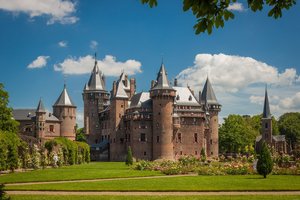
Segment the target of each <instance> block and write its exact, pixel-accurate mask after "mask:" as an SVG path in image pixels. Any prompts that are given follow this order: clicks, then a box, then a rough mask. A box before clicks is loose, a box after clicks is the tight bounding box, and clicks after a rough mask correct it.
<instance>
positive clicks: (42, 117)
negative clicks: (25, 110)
mask: <svg viewBox="0 0 300 200" xmlns="http://www.w3.org/2000/svg"><path fill="white" fill-rule="evenodd" d="M35 116H36V122H35V127H36V137H37V138H38V139H39V140H40V142H41V141H42V139H43V138H44V133H45V122H46V110H45V107H44V104H43V102H42V99H40V101H39V104H38V107H37V109H36V111H35Z"/></svg>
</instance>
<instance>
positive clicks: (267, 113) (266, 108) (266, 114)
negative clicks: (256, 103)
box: [263, 85, 271, 118]
mask: <svg viewBox="0 0 300 200" xmlns="http://www.w3.org/2000/svg"><path fill="white" fill-rule="evenodd" d="M263 118H271V112H270V105H269V98H268V90H267V85H266V90H265V102H264V111H263Z"/></svg>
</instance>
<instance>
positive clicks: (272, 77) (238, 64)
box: [177, 54, 299, 92]
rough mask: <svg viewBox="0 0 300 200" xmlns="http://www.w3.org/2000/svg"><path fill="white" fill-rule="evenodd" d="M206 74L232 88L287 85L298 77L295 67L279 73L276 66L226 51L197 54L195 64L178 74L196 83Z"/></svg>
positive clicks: (184, 81) (181, 80) (183, 80)
mask: <svg viewBox="0 0 300 200" xmlns="http://www.w3.org/2000/svg"><path fill="white" fill-rule="evenodd" d="M207 75H209V78H210V80H211V81H212V82H213V84H214V85H215V86H216V87H218V88H220V90H226V91H229V92H238V91H239V90H241V89H243V88H245V87H247V86H250V85H252V84H257V83H267V84H271V85H277V86H287V85H292V84H293V83H295V82H296V81H297V79H299V75H298V74H297V71H296V69H294V68H288V69H285V71H284V72H282V73H280V72H279V71H278V69H277V68H276V67H273V66H270V65H267V64H266V63H263V62H261V61H257V60H255V59H253V58H250V57H242V56H233V55H225V54H213V55H212V54H198V55H196V57H195V61H194V66H192V67H188V68H187V69H185V70H183V71H181V72H180V73H179V75H178V76H177V78H178V82H179V83H180V84H182V85H186V84H187V83H188V84H189V85H191V86H194V87H197V86H199V85H200V84H201V83H200V82H199V79H200V80H203V79H204V80H205V78H206V76H207Z"/></svg>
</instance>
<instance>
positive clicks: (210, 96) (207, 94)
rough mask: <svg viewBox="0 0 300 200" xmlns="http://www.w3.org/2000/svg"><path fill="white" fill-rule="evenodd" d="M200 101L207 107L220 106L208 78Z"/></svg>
mask: <svg viewBox="0 0 300 200" xmlns="http://www.w3.org/2000/svg"><path fill="white" fill-rule="evenodd" d="M201 101H202V102H203V103H207V104H209V105H220V104H219V103H218V100H217V98H216V95H215V93H214V90H213V88H212V86H211V83H210V81H209V78H208V77H207V79H206V82H205V85H204V87H203V90H202V95H201Z"/></svg>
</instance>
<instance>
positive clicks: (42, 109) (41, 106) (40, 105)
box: [36, 99, 46, 112]
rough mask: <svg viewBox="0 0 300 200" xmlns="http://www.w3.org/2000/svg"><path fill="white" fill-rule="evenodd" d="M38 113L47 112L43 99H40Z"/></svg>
mask: <svg viewBox="0 0 300 200" xmlns="http://www.w3.org/2000/svg"><path fill="white" fill-rule="evenodd" d="M36 112H46V110H45V107H44V104H43V101H42V99H40V101H39V104H38V107H37V108H36Z"/></svg>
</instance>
